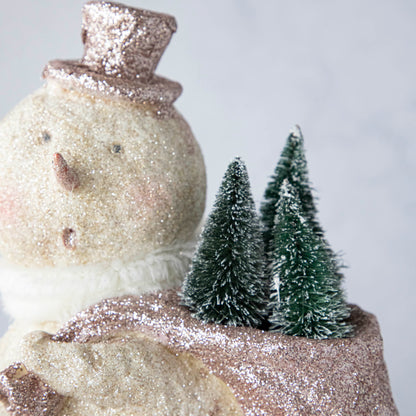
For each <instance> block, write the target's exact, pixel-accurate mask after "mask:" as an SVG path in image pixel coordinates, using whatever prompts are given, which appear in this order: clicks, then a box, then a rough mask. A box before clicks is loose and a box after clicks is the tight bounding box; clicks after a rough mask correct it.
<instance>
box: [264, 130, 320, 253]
mask: <svg viewBox="0 0 416 416" xmlns="http://www.w3.org/2000/svg"><path fill="white" fill-rule="evenodd" d="M285 179H288V180H289V182H290V183H291V184H292V185H293V186H294V187H295V189H296V191H297V193H298V195H299V198H300V204H301V207H302V211H303V212H304V215H305V218H306V219H307V221H308V222H309V224H310V225H311V227H312V229H313V231H314V232H315V233H316V234H317V235H321V236H322V235H323V230H322V228H321V226H320V225H319V223H318V220H317V219H316V214H317V209H316V207H315V203H314V198H313V195H312V190H311V186H310V183H309V175H308V167H307V163H306V158H305V149H304V144H303V135H302V132H301V130H300V127H299V126H296V127H295V128H294V129H293V130H292V131H291V132H290V134H289V137H288V138H287V141H286V145H285V147H284V149H283V151H282V154H281V156H280V159H279V162H278V164H277V166H276V168H275V171H274V174H273V175H272V177H271V180H270V182H269V183H268V185H267V187H266V190H265V193H264V201H263V203H262V205H261V207H260V213H261V220H262V223H263V225H264V242H265V249H266V254H268V253H269V252H270V251H271V250H272V247H273V226H274V219H275V216H276V204H277V202H278V201H279V199H280V189H281V186H282V183H283V181H284V180H285Z"/></svg>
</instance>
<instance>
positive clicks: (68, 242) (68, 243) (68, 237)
mask: <svg viewBox="0 0 416 416" xmlns="http://www.w3.org/2000/svg"><path fill="white" fill-rule="evenodd" d="M62 241H63V243H64V246H65V248H67V249H68V250H75V249H76V233H75V230H73V229H72V228H65V229H64V231H63V232H62Z"/></svg>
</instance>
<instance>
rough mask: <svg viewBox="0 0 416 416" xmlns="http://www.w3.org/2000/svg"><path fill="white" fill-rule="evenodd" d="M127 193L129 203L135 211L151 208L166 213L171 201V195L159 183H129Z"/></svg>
mask: <svg viewBox="0 0 416 416" xmlns="http://www.w3.org/2000/svg"><path fill="white" fill-rule="evenodd" d="M128 194H129V195H130V198H131V199H130V201H131V204H132V205H133V207H134V209H135V210H136V211H137V212H140V211H149V210H151V211H158V212H160V213H167V212H169V209H170V206H171V203H172V196H171V195H170V193H169V192H168V191H167V190H166V188H164V187H163V185H160V184H151V183H150V184H149V183H145V184H135V185H131V186H130V188H129V191H128Z"/></svg>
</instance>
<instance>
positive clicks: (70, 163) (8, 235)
mask: <svg viewBox="0 0 416 416" xmlns="http://www.w3.org/2000/svg"><path fill="white" fill-rule="evenodd" d="M175 29H176V26H175V22H174V19H173V18H172V17H170V16H167V15H161V14H157V13H152V12H147V11H141V10H137V9H131V8H127V7H124V6H121V5H118V4H115V3H109V2H90V3H88V4H87V5H86V6H85V7H84V20H83V31H82V38H83V42H84V44H85V52H84V57H83V58H82V59H81V60H80V61H52V62H50V63H49V64H48V66H47V67H46V69H45V72H44V75H45V77H46V78H47V82H46V85H45V86H44V87H43V88H41V89H40V90H39V91H37V92H35V93H34V94H33V95H31V96H29V97H28V98H26V99H25V100H24V101H23V102H22V103H20V104H19V105H18V106H17V107H16V108H15V109H14V110H13V111H12V112H11V113H10V114H9V115H8V116H7V117H6V118H5V119H4V120H3V121H2V122H1V124H0V141H1V143H2V152H1V153H0V253H1V254H2V255H4V256H5V257H7V258H8V259H10V260H11V261H14V262H16V263H19V264H23V265H27V266H32V265H38V266H43V265H68V264H86V263H95V262H101V261H107V260H114V259H129V258H135V257H138V256H143V255H145V254H147V253H149V252H151V251H153V250H156V249H158V248H161V247H166V246H169V245H172V244H174V243H176V242H184V241H187V240H188V239H190V238H191V236H192V235H193V233H194V232H195V229H196V227H197V225H198V223H199V221H200V219H201V216H202V213H203V210H204V203H205V168H204V163H203V159H202V156H201V152H200V149H199V147H198V144H197V143H196V141H195V139H194V137H193V135H192V132H191V130H190V128H189V126H188V125H187V123H186V122H185V120H184V119H183V118H182V117H181V116H180V115H179V114H178V113H177V112H176V110H175V109H174V107H173V106H172V103H173V101H174V100H175V99H176V98H177V96H178V95H179V94H180V92H181V87H180V85H179V84H177V83H176V82H173V81H169V80H166V79H164V78H161V77H158V76H156V75H154V74H153V71H154V69H155V67H156V65H157V62H158V60H159V59H160V56H161V54H162V52H163V50H164V48H165V47H166V46H167V44H168V42H169V39H170V36H171V34H172V32H173V31H174V30H175ZM116 35H117V36H116ZM109 39H110V40H111V41H112V42H113V43H114V45H113V46H114V47H109V46H108V44H109V42H108V41H109ZM120 39H121V40H120ZM105 45H107V49H105V48H104V46H105ZM138 56H139V57H138Z"/></svg>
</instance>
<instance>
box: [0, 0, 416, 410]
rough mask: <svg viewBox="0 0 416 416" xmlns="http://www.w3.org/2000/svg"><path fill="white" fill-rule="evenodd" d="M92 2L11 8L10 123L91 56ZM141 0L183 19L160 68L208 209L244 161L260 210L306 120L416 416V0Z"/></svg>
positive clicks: (330, 201) (341, 231) (6, 8)
mask: <svg viewBox="0 0 416 416" xmlns="http://www.w3.org/2000/svg"><path fill="white" fill-rule="evenodd" d="M5 4H6V5H5ZM82 4H83V1H81V0H60V1H59V2H58V1H53V0H37V1H33V0H15V1H14V2H11V1H9V2H5V1H2V4H1V6H2V7H1V12H0V93H1V99H0V117H3V116H4V115H5V114H6V113H7V111H9V110H10V109H11V108H12V107H13V106H14V105H15V104H16V103H17V102H18V101H20V100H21V99H22V98H23V97H24V96H26V95H27V94H28V93H30V92H31V91H33V90H34V89H36V88H38V87H39V86H40V85H41V83H42V81H41V80H40V73H41V71H42V68H43V66H44V64H45V63H46V62H47V61H48V60H50V59H53V58H78V57H80V56H81V55H82V45H81V40H80V19H81V14H80V10H81V6H82ZM129 4H130V5H132V6H136V7H144V8H150V9H153V10H158V11H164V12H167V13H170V14H173V15H175V16H176V18H177V21H178V24H179V30H178V32H177V34H176V35H175V36H174V38H173V40H172V42H171V44H170V46H169V48H168V50H167V52H166V53H165V56H164V57H163V58H162V62H161V63H160V65H159V68H158V70H157V72H158V73H159V74H161V75H164V76H166V77H168V78H171V79H173V80H177V81H179V82H181V83H182V85H183V87H184V93H183V95H182V97H181V98H180V99H179V100H178V101H177V107H178V108H179V110H180V111H181V112H182V113H183V114H184V115H185V117H186V118H187V120H188V121H189V123H190V124H191V126H192V128H193V130H194V133H195V135H196V137H197V138H198V140H199V142H200V144H201V147H202V149H203V152H204V155H205V160H206V165H207V170H208V186H209V188H208V207H210V206H211V204H212V202H213V199H214V196H215V193H216V190H217V188H218V186H219V183H220V180H221V177H222V175H223V173H224V170H225V168H226V166H227V164H228V162H229V161H230V160H231V159H232V158H233V157H234V156H236V155H239V156H241V157H242V158H243V159H244V160H245V161H246V163H247V166H248V170H249V174H250V178H251V183H252V188H253V193H254V196H255V199H256V201H257V202H258V203H259V202H260V200H261V198H262V194H263V190H264V187H265V184H266V182H267V180H268V176H270V175H271V173H272V172H273V169H274V167H275V164H276V163H277V160H278V158H279V155H280V152H281V150H282V148H283V145H284V142H285V139H286V136H287V134H288V131H289V130H290V128H291V127H292V126H293V125H294V124H296V123H298V124H300V125H301V127H302V129H303V132H304V135H305V144H306V149H307V158H308V163H309V169H310V177H311V180H312V182H313V184H314V186H315V188H316V190H317V194H318V195H319V204H318V208H319V210H320V221H321V224H322V225H323V227H324V228H325V229H326V230H327V237H328V240H329V241H330V242H331V243H332V245H333V248H334V249H335V250H341V251H342V252H343V253H344V259H345V262H346V263H347V264H348V266H349V269H348V270H347V271H346V282H345V286H346V289H347V292H348V299H349V301H350V302H353V303H358V304H360V305H361V306H362V307H363V308H364V309H366V310H369V311H371V312H374V313H375V314H376V315H377V316H378V318H379V322H380V325H381V328H382V333H383V336H384V342H385V344H384V345H385V358H386V361H387V364H388V368H389V373H390V378H391V384H392V388H393V394H394V397H395V400H396V403H397V405H398V408H399V411H400V413H401V415H402V416H403V415H408V416H410V415H412V414H414V403H413V402H414V400H413V395H414V387H415V381H414V379H415V372H416V362H415V356H414V352H413V350H414V344H415V341H416V338H415V323H414V317H413V316H412V315H411V313H412V312H413V307H414V304H415V300H416V299H415V289H416V275H415V273H414V266H413V261H414V258H413V256H414V251H415V231H416V227H415V224H416V220H415V215H414V212H415V211H416V197H415V194H416V192H415V186H414V182H415V180H416V162H415V161H416V141H415V140H414V137H413V135H414V134H415V132H416V116H415V112H416V81H415V80H416V78H415V74H416V54H415V49H414V48H415V44H416V24H415V22H416V2H414V1H413V0H407V1H406V0H395V1H388V0H367V1H365V2H363V1H361V0H348V1H346V0H344V1H340V0H315V1H309V0H299V1H291V2H287V1H283V0H262V1H261V2H260V1H256V0H210V1H206V0H192V1H191V0H187V1H185V0H175V1H173V0H140V1H138V0H130V1H129ZM0 146H1V144H0ZM0 168H1V167H0ZM208 209H209V208H208ZM1 319H2V321H1V325H2V326H1V327H2V331H4V330H5V328H6V326H7V318H6V317H4V316H2V317H1Z"/></svg>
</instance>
